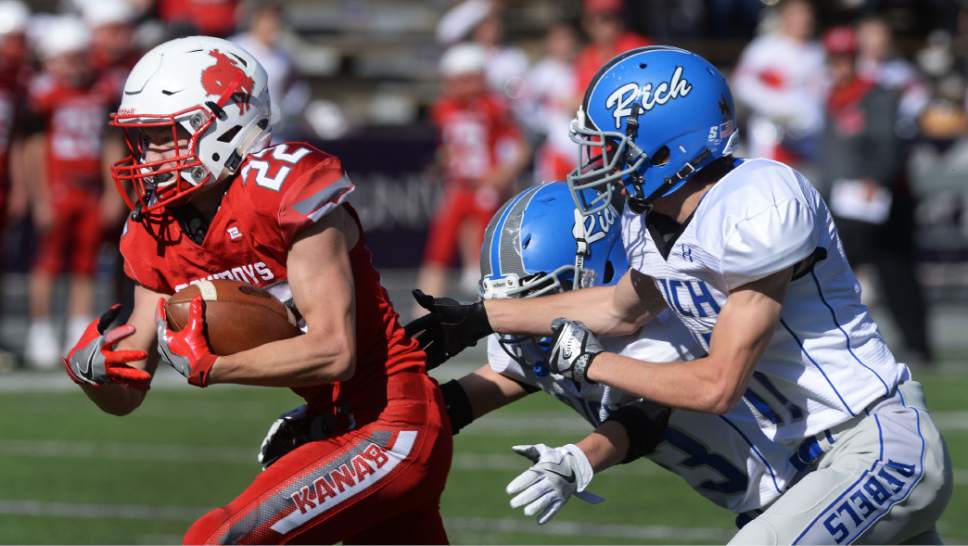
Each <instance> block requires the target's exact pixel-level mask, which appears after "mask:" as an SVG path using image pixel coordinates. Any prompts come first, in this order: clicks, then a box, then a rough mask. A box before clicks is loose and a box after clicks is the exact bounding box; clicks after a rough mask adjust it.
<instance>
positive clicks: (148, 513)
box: [0, 499, 209, 521]
mask: <svg viewBox="0 0 968 546" xmlns="http://www.w3.org/2000/svg"><path fill="white" fill-rule="evenodd" d="M208 510H209V508H189V507H186V506H139V505H135V504H89V503H76V502H42V501H34V500H2V499H0V514H3V515H6V516H42V517H52V518H82V519H149V520H164V521H194V520H196V519H198V518H199V517H200V516H201V515H202V514H204V513H205V512H206V511H208Z"/></svg>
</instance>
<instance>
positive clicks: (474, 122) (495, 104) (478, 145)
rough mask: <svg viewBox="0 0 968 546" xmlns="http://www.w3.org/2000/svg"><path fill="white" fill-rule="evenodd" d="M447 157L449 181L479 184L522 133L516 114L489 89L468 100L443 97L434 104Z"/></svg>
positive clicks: (447, 176)
mask: <svg viewBox="0 0 968 546" xmlns="http://www.w3.org/2000/svg"><path fill="white" fill-rule="evenodd" d="M433 119H434V122H435V123H436V124H437V127H438V128H439V129H440V140H441V145H442V146H443V149H444V157H445V160H446V166H445V171H446V181H447V182H459V183H464V184H468V185H472V186H473V185H476V183H477V182H478V181H479V180H480V179H481V178H483V177H484V176H485V175H486V174H487V173H488V172H489V171H490V170H491V169H493V168H494V167H496V166H497V165H498V164H500V162H501V161H502V160H503V159H504V157H503V155H504V154H503V150H504V148H505V146H508V145H511V144H515V145H516V144H517V143H518V142H519V141H520V140H521V134H520V132H519V131H518V127H517V125H515V123H514V117H513V116H512V115H511V112H510V110H508V108H507V106H506V105H505V104H504V101H502V100H501V99H500V97H498V96H497V95H494V94H491V93H487V94H483V95H481V96H479V97H476V98H474V99H471V100H467V101H459V100H455V99H453V98H450V97H443V98H441V99H439V100H438V101H437V103H436V104H434V108H433Z"/></svg>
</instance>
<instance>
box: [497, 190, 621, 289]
mask: <svg viewBox="0 0 968 546" xmlns="http://www.w3.org/2000/svg"><path fill="white" fill-rule="evenodd" d="M626 269H628V262H627V259H626V257H625V249H624V248H623V247H622V234H621V225H620V218H619V216H618V214H617V213H616V211H615V209H614V208H612V207H606V208H604V209H602V210H601V211H599V212H597V213H595V214H593V215H590V216H583V215H582V214H581V213H580V212H579V211H578V210H577V209H576V208H575V203H574V201H573V200H572V198H571V193H570V192H569V190H568V187H567V185H566V184H565V183H564V182H549V183H547V184H541V185H538V186H532V187H530V188H528V189H526V190H524V191H523V192H521V193H519V194H518V195H516V196H514V197H513V198H511V199H510V200H509V201H508V202H507V203H505V204H504V206H502V207H501V208H500V210H498V211H497V213H496V214H495V215H494V217H493V218H491V222H490V223H489V224H488V225H487V229H486V231H485V232H484V244H483V245H482V246H481V296H482V297H484V298H508V297H522V296H538V295H543V294H550V293H554V292H559V291H561V290H569V289H571V288H576V287H578V288H585V287H588V286H594V285H606V284H614V283H615V282H617V281H618V279H619V277H621V276H622V274H623V273H625V270H626Z"/></svg>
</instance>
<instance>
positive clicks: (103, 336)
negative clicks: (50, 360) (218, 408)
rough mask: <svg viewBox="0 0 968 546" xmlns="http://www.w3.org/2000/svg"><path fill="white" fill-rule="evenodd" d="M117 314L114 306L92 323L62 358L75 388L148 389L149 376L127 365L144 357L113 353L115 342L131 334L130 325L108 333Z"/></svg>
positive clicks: (143, 354)
mask: <svg viewBox="0 0 968 546" xmlns="http://www.w3.org/2000/svg"><path fill="white" fill-rule="evenodd" d="M120 313H121V306H120V305H118V304H115V305H112V306H111V308H110V309H108V310H107V311H105V312H104V314H103V315H101V317H100V318H99V319H97V320H94V321H92V322H91V324H89V325H88V326H87V329H86V330H84V333H83V334H82V335H81V339H79V340H77V343H76V344H75V345H74V347H73V348H72V349H71V351H70V352H69V353H67V357H66V358H64V369H65V371H67V375H68V376H70V378H71V380H72V381H74V382H75V383H77V384H78V385H91V386H94V387H97V386H100V385H104V384H106V383H124V384H126V385H129V386H132V387H135V388H139V389H147V388H148V383H149V382H150V381H151V374H149V373H148V372H146V371H144V370H139V369H137V368H132V367H131V366H129V365H128V363H129V362H135V361H137V360H144V359H146V358H148V353H146V352H144V351H136V350H117V349H115V346H116V345H117V343H118V342H119V341H121V340H122V339H124V338H126V337H128V336H130V335H131V334H133V333H134V332H135V328H134V326H132V325H130V324H122V325H121V326H117V327H115V328H111V329H110V330H109V329H108V327H110V326H111V323H112V322H114V320H115V319H116V318H118V315H119V314H120Z"/></svg>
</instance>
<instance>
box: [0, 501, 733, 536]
mask: <svg viewBox="0 0 968 546" xmlns="http://www.w3.org/2000/svg"><path fill="white" fill-rule="evenodd" d="M207 510H208V509H207V508H191V507H187V506H144V505H134V504H90V503H73V502H41V501H33V500H2V499H0V514H2V515H14V516H39V517H49V518H80V519H107V520H111V519H128V520H152V521H159V520H160V521H186V522H189V521H194V520H195V519H197V518H198V517H200V516H201V515H202V514H204V513H205V512H206V511H207ZM444 525H445V526H446V527H447V529H448V530H451V531H463V532H468V533H489V534H493V533H522V534H529V535H540V536H562V537H563V536H585V537H596V538H620V539H668V538H683V539H687V540H697V541H708V542H718V541H722V540H724V539H727V538H729V537H730V536H732V533H731V532H730V531H729V530H727V529H714V528H696V527H690V528H683V527H671V526H666V525H628V524H601V523H584V522H578V521H558V520H553V521H552V522H551V523H549V524H548V525H543V526H538V525H537V524H536V523H535V522H534V521H532V520H531V519H530V518H527V519H526V518H524V517H522V518H520V519H516V518H498V519H492V518H464V517H454V518H445V519H444Z"/></svg>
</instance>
